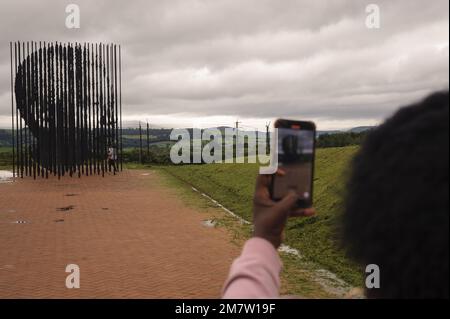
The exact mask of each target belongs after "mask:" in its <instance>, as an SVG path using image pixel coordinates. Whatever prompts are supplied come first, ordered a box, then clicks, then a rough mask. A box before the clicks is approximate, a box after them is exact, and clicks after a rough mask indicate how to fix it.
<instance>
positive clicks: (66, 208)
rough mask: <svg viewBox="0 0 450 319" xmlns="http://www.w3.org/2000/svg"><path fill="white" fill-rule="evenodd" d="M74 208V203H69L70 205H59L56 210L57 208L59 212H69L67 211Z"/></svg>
mask: <svg viewBox="0 0 450 319" xmlns="http://www.w3.org/2000/svg"><path fill="white" fill-rule="evenodd" d="M74 208H75V206H74V205H69V206H66V207H59V208H57V209H56V210H57V211H58V212H67V211H69V210H72V209H74Z"/></svg>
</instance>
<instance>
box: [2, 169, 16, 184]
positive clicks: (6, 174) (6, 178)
mask: <svg viewBox="0 0 450 319" xmlns="http://www.w3.org/2000/svg"><path fill="white" fill-rule="evenodd" d="M12 180H13V173H12V172H11V171H2V170H0V183H9V182H12Z"/></svg>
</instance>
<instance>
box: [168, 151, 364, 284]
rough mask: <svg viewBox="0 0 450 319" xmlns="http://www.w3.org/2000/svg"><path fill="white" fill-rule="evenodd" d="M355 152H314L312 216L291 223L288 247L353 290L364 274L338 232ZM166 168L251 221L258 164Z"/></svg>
mask: <svg viewBox="0 0 450 319" xmlns="http://www.w3.org/2000/svg"><path fill="white" fill-rule="evenodd" d="M356 151H357V147H342V148H327V149H318V150H317V155H316V170H315V179H314V206H315V207H316V209H317V211H318V214H317V215H316V216H314V217H310V218H303V219H291V220H290V221H289V222H288V225H287V228H286V240H285V242H286V244H288V245H290V246H292V247H294V248H297V249H299V250H300V252H301V253H302V255H304V256H305V257H306V258H307V259H308V260H310V261H312V262H314V263H317V264H318V265H320V266H322V267H324V268H325V269H328V270H330V271H332V272H334V273H335V274H337V275H338V276H339V277H340V278H342V279H343V280H345V281H347V282H348V283H350V284H352V285H354V286H361V284H362V272H361V269H359V267H357V266H356V265H355V264H353V263H352V262H350V261H349V260H348V259H347V258H346V257H345V256H344V253H343V251H342V250H341V249H339V240H338V236H337V233H336V226H337V223H338V216H339V213H340V211H341V209H342V198H343V190H344V185H345V180H346V177H347V167H348V163H349V161H350V160H351V158H352V156H353V155H354V154H355V152H356ZM165 169H166V170H167V171H168V172H169V173H171V174H174V175H176V176H178V177H179V178H181V179H183V180H185V181H187V182H189V183H191V184H192V185H194V186H195V187H196V188H198V189H200V190H201V191H203V192H205V193H207V194H208V195H210V196H211V197H213V198H214V199H216V200H217V201H219V202H220V203H222V204H223V205H224V206H225V207H227V208H228V209H230V210H232V211H233V212H235V213H237V214H239V215H240V216H242V217H243V218H245V219H247V220H251V209H252V196H253V191H254V183H255V178H256V176H257V174H258V166H257V165H256V164H209V165H185V166H167V167H165Z"/></svg>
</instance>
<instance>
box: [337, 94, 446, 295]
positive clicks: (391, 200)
mask: <svg viewBox="0 0 450 319" xmlns="http://www.w3.org/2000/svg"><path fill="white" fill-rule="evenodd" d="M448 170H449V92H448V91H445V92H437V93H434V94H432V95H431V96H429V97H427V98H426V99H425V100H423V101H421V102H419V103H417V104H414V105H410V106H407V107H404V108H401V109H400V110H399V111H398V112H397V113H396V114H394V115H393V116H392V117H391V118H389V119H388V120H386V121H385V122H384V123H383V124H382V125H380V126H379V127H377V128H376V129H374V130H373V131H372V132H370V133H369V134H368V135H367V137H366V139H365V141H364V143H363V145H362V147H361V149H360V150H359V151H358V154H357V155H356V156H355V158H354V160H353V163H352V167H351V176H350V179H349V182H348V187H347V195H346V202H345V209H344V212H343V214H342V236H343V238H342V239H343V244H344V246H345V248H346V249H347V252H348V254H349V256H350V257H351V258H352V259H353V260H355V261H357V262H358V263H360V264H361V265H363V266H365V265H368V264H376V265H378V266H379V269H380V288H372V289H366V295H367V297H369V298H448V297H449V277H448V273H449V263H448V257H449V205H448V204H449V189H448ZM363 268H364V267H363Z"/></svg>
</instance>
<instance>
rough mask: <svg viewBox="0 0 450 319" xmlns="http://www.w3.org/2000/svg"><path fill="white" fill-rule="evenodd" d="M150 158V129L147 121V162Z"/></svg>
mask: <svg viewBox="0 0 450 319" xmlns="http://www.w3.org/2000/svg"><path fill="white" fill-rule="evenodd" d="M149 158H150V127H149V125H148V120H147V160H148V159H149Z"/></svg>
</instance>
